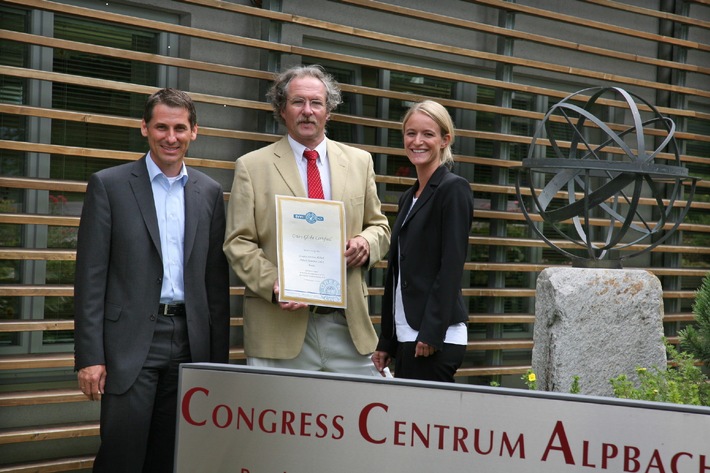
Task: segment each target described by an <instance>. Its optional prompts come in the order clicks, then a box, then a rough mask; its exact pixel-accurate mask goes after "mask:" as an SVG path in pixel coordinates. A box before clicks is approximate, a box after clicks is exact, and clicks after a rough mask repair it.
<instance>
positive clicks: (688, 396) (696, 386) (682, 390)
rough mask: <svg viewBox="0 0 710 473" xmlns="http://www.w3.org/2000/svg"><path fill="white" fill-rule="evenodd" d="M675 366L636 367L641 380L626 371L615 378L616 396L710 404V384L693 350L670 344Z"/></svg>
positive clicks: (670, 357) (699, 404)
mask: <svg viewBox="0 0 710 473" xmlns="http://www.w3.org/2000/svg"><path fill="white" fill-rule="evenodd" d="M666 350H667V352H668V356H669V359H670V360H671V366H669V367H668V368H658V367H656V366H654V367H653V368H651V369H650V370H649V369H646V368H636V373H637V375H638V383H634V382H633V381H632V380H630V379H629V377H628V376H626V375H625V374H622V375H620V376H618V377H616V378H614V379H612V380H611V381H610V382H611V385H612V388H613V389H614V396H616V397H618V398H621V399H638V400H644V401H656V402H668V403H672V404H690V405H695V406H709V405H710V384H708V378H707V376H705V375H704V374H703V372H702V370H701V369H700V368H699V367H698V366H696V363H695V362H696V359H695V358H694V357H693V355H692V354H690V353H687V352H679V351H678V350H677V349H676V348H675V347H674V346H672V345H666Z"/></svg>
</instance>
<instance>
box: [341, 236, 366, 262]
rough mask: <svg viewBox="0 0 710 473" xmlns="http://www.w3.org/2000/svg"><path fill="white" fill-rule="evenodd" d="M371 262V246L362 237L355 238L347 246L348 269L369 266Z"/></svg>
mask: <svg viewBox="0 0 710 473" xmlns="http://www.w3.org/2000/svg"><path fill="white" fill-rule="evenodd" d="M369 260H370V244H369V243H368V242H367V240H365V238H363V237H361V236H359V235H358V236H355V237H353V238H351V239H350V240H348V242H347V243H346V244H345V262H346V263H347V266H348V268H352V267H358V266H363V265H365V266H366V265H367V262H368V261H369Z"/></svg>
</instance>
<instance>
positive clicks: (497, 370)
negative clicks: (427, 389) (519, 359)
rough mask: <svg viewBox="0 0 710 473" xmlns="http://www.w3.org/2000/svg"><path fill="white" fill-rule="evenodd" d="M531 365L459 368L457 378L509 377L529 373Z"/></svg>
mask: <svg viewBox="0 0 710 473" xmlns="http://www.w3.org/2000/svg"><path fill="white" fill-rule="evenodd" d="M529 369H531V367H530V365H523V366H483V367H475V368H459V369H458V370H457V371H456V374H455V376H456V377H457V378H459V377H463V376H508V375H516V374H523V373H527V371H528V370H529Z"/></svg>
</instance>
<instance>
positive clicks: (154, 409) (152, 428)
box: [94, 316, 190, 473]
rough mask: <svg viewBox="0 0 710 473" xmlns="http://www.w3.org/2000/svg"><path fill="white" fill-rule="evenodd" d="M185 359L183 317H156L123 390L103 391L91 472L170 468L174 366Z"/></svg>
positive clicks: (167, 471)
mask: <svg viewBox="0 0 710 473" xmlns="http://www.w3.org/2000/svg"><path fill="white" fill-rule="evenodd" d="M189 361H190V346H189V343H188V340H187V321H186V320H185V317H165V316H159V318H158V321H157V323H156V326H155V333H154V335H153V342H152V345H151V347H150V352H149V353H148V358H147V359H146V361H145V365H144V366H143V369H142V370H141V372H140V374H139V375H138V378H137V379H136V382H135V383H133V386H131V388H130V389H129V390H128V391H127V392H125V393H123V394H118V395H116V394H104V396H103V397H102V399H101V447H100V448H99V452H98V454H97V455H96V460H95V461H94V472H95V473H139V472H141V471H142V472H143V473H163V472H164V473H172V471H173V463H174V456H175V431H176V423H177V388H178V373H179V372H178V368H179V365H180V363H187V362H189ZM110 376H111V373H107V377H110Z"/></svg>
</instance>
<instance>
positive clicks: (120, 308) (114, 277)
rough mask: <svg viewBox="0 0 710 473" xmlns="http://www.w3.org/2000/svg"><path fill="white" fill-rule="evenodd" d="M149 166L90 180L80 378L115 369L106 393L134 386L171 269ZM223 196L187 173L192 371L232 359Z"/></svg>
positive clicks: (81, 251)
mask: <svg viewBox="0 0 710 473" xmlns="http://www.w3.org/2000/svg"><path fill="white" fill-rule="evenodd" d="M145 160H146V157H145V156H144V157H143V158H142V159H140V160H138V161H135V162H132V163H127V164H123V165H120V166H115V167H112V168H108V169H105V170H103V171H99V172H97V173H95V174H93V175H92V176H91V178H90V179H89V184H88V187H87V190H86V198H85V199H84V207H83V210H82V214H81V224H80V226H79V240H78V244H77V257H76V285H75V299H74V304H75V323H76V326H75V331H74V345H75V369H77V370H79V369H81V368H84V367H86V366H92V365H99V364H105V365H106V373H107V377H106V392H107V393H111V394H121V393H123V392H125V391H126V390H127V389H128V388H129V387H130V386H131V385H132V384H133V382H134V381H135V379H136V377H137V376H138V372H139V371H140V369H141V367H142V366H143V363H144V362H145V360H146V357H147V355H148V350H149V348H150V345H151V341H152V339H153V330H154V329H155V324H156V320H157V312H158V304H159V303H160V289H161V284H162V277H163V263H162V257H161V250H160V235H159V230H158V219H157V216H156V213H155V203H154V200H153V190H152V188H151V184H150V178H149V176H148V168H147V167H146V163H145ZM224 231H225V213H224V195H223V193H222V187H221V186H220V185H219V184H218V183H217V182H215V181H214V180H213V179H211V178H210V177H208V176H207V175H205V174H203V173H202V172H200V171H198V170H196V169H194V168H189V169H188V181H187V183H186V184H185V242H184V281H185V306H186V313H187V326H188V337H189V341H190V351H191V354H192V361H194V362H199V361H212V362H219V363H226V362H227V361H228V356H229V273H228V266H227V260H226V257H225V255H224V253H223V251H222V242H223V241H224Z"/></svg>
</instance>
